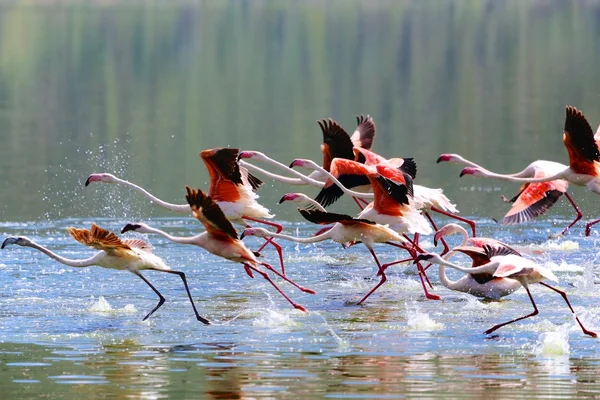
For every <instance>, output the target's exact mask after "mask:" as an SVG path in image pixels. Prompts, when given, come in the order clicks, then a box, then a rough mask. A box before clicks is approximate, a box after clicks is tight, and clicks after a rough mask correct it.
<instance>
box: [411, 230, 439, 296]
mask: <svg viewBox="0 0 600 400" xmlns="http://www.w3.org/2000/svg"><path fill="white" fill-rule="evenodd" d="M402 236H404V238H405V239H406V240H408V241H409V242H410V243H411V244H412V245H413V247H414V248H415V249H417V251H418V252H419V253H425V250H423V249H422V248H421V247H419V245H418V244H416V243H415V242H413V241H412V240H410V238H409V237H408V236H406V235H402ZM408 251H409V253H411V254H413V253H412V252H411V251H410V250H408ZM414 258H417V256H416V254H415V255H414ZM417 268H419V277H420V278H421V280H422V279H423V276H424V277H425V280H426V281H427V284H428V285H429V287H430V288H432V289H433V285H432V284H431V281H429V277H428V276H427V274H426V273H425V269H424V268H423V266H422V265H421V263H417ZM421 273H423V275H421ZM425 295H426V296H427V298H428V299H429V298H430V296H432V297H438V298H437V299H436V298H432V300H440V299H441V297H439V296H437V295H430V294H429V293H428V292H427V290H425Z"/></svg>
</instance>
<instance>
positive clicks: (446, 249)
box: [423, 211, 450, 270]
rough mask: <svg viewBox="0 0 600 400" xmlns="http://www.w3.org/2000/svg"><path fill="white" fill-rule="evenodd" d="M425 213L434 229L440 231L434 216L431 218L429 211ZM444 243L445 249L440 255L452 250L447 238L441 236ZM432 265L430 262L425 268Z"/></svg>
mask: <svg viewBox="0 0 600 400" xmlns="http://www.w3.org/2000/svg"><path fill="white" fill-rule="evenodd" d="M423 214H425V217H427V219H428V220H429V223H430V224H431V227H432V228H433V230H434V231H435V232H437V231H438V227H437V225H436V224H435V221H434V220H433V218H431V215H429V213H428V212H427V211H425V212H424V213H423ZM440 240H441V242H442V244H443V245H444V250H443V251H442V252H441V253H440V256H443V255H444V254H446V253H447V252H449V251H450V247H448V243H446V240H445V239H444V238H443V237H442V238H440ZM430 266H431V264H429V265H428V266H427V267H425V270H427V268H429V267H430Z"/></svg>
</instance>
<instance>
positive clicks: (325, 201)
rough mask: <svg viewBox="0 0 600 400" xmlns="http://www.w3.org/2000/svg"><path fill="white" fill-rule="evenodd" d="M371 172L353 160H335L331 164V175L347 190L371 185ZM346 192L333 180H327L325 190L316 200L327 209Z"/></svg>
mask: <svg viewBox="0 0 600 400" xmlns="http://www.w3.org/2000/svg"><path fill="white" fill-rule="evenodd" d="M369 172H370V170H369V168H368V167H366V166H365V165H364V164H361V163H358V162H356V161H352V160H346V159H342V158H335V159H333V161H332V162H331V170H330V173H331V175H333V176H334V177H336V178H337V180H339V181H340V183H341V184H342V185H344V187H346V188H349V189H351V188H354V187H357V186H365V185H369V184H370V183H371V182H370V181H369V178H368V176H367V175H368V174H369ZM343 194H344V191H343V190H342V188H340V187H339V186H338V185H337V184H335V183H334V182H333V181H332V180H331V179H327V181H326V182H325V186H323V189H321V191H320V192H319V194H317V197H315V200H316V201H317V202H318V203H319V204H321V205H322V206H323V207H327V206H329V205H331V204H333V203H334V202H336V201H337V200H338V199H339V198H340V197H342V195H343Z"/></svg>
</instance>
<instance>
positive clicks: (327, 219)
mask: <svg viewBox="0 0 600 400" xmlns="http://www.w3.org/2000/svg"><path fill="white" fill-rule="evenodd" d="M298 211H300V213H301V214H302V216H303V217H304V218H306V219H307V220H308V221H310V222H313V223H317V224H333V226H332V227H331V228H330V229H328V230H327V231H326V232H323V233H321V234H319V235H316V236H312V237H309V238H300V237H295V236H289V235H286V234H282V233H276V232H270V231H268V230H266V229H263V228H247V229H245V230H244V231H243V232H242V234H241V236H240V237H241V238H244V237H246V236H258V237H262V238H266V237H275V238H279V239H284V240H290V241H293V242H296V243H305V244H308V243H317V242H322V241H324V240H329V239H331V240H333V241H334V242H337V243H340V244H342V245H346V244H347V243H355V242H362V243H363V244H364V245H365V247H366V248H367V249H368V250H369V252H370V253H371V255H372V256H373V259H374V260H375V263H376V264H377V268H378V270H379V272H378V275H380V276H381V278H380V281H379V283H378V284H377V285H376V286H375V287H374V288H373V289H372V290H371V291H370V292H369V293H367V294H366V295H365V296H364V297H363V298H362V299H361V300H360V301H359V302H358V304H362V303H363V302H364V301H365V300H366V299H367V298H368V297H369V296H370V295H371V294H372V293H373V292H375V290H377V289H378V288H379V287H380V286H381V285H383V284H384V283H385V282H386V280H387V277H386V275H385V268H384V266H382V264H381V263H380V262H379V259H378V258H377V255H376V254H375V251H374V250H373V244H374V243H388V242H392V241H394V242H400V243H402V244H406V243H408V241H407V240H406V239H405V238H404V237H402V236H401V235H400V234H398V233H397V232H395V231H394V230H392V229H390V228H388V227H387V226H384V225H380V224H377V223H375V222H373V221H369V220H366V219H357V218H352V217H351V216H349V215H345V214H336V213H329V212H324V211H319V210H302V209H298ZM405 249H407V250H408V249H409V248H408V247H405ZM422 283H423V282H422ZM423 288H424V289H425V293H427V288H426V287H425V284H424V283H423Z"/></svg>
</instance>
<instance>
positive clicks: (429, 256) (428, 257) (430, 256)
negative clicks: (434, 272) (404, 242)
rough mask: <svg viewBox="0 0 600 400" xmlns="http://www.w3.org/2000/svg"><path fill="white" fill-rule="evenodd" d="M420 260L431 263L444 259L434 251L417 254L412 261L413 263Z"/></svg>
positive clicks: (437, 262)
mask: <svg viewBox="0 0 600 400" xmlns="http://www.w3.org/2000/svg"><path fill="white" fill-rule="evenodd" d="M420 261H427V262H430V263H433V264H439V263H440V262H444V261H445V260H444V259H443V258H442V257H440V255H439V254H435V253H423V254H419V255H418V256H417V258H415V261H413V264H416V263H418V262H420Z"/></svg>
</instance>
